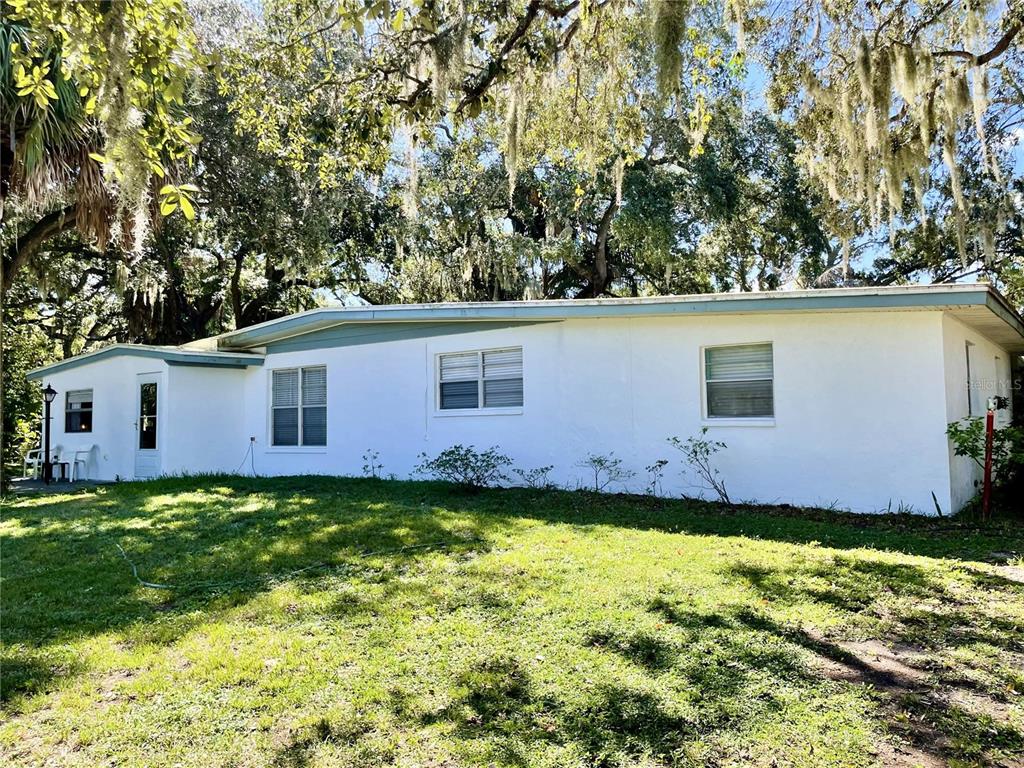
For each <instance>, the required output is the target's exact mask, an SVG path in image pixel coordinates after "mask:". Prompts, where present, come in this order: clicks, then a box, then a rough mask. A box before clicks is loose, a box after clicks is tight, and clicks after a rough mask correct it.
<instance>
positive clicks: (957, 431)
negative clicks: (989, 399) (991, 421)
mask: <svg viewBox="0 0 1024 768" xmlns="http://www.w3.org/2000/svg"><path fill="white" fill-rule="evenodd" d="M946 435H947V436H948V437H949V439H950V440H951V441H952V443H953V453H955V454H956V455H957V456H966V457H967V458H969V459H971V460H972V461H974V463H975V464H977V465H978V466H979V467H981V468H982V469H984V468H985V419H984V418H983V417H979V418H975V419H963V420H961V421H954V422H951V423H950V424H948V425H947V426H946ZM992 482H993V484H994V485H995V486H996V487H997V489H998V491H999V492H1000V494H1004V495H1006V496H1007V498H1009V497H1011V496H1013V495H1015V494H1020V493H1024V429H1022V428H1020V427H1003V428H1001V429H996V430H995V431H994V432H993V433H992Z"/></svg>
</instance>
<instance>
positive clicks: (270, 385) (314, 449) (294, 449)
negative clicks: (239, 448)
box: [264, 363, 331, 453]
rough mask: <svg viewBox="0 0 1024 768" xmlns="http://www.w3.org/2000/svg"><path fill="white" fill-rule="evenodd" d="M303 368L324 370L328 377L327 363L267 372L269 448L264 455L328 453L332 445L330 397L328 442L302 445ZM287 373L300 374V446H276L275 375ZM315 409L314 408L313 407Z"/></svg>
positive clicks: (326, 406) (273, 369)
mask: <svg viewBox="0 0 1024 768" xmlns="http://www.w3.org/2000/svg"><path fill="white" fill-rule="evenodd" d="M303 368H323V369H324V375H325V376H326V375H327V365H326V363H314V364H312V365H288V366H284V367H282V368H271V369H269V370H268V371H267V447H266V448H265V449H264V453H327V447H328V446H329V445H330V444H331V423H330V407H329V406H330V401H331V398H330V395H328V397H327V404H326V405H325V406H324V407H325V408H327V410H328V413H327V419H328V421H327V430H326V435H325V438H326V442H325V443H324V444H323V445H303V444H302V427H303V415H302V369H303ZM285 371H297V372H298V374H299V404H298V406H296V407H297V408H298V409H299V442H298V445H274V410H275V409H274V374H275V373H281V372H285ZM328 379H329V377H328ZM280 407H281V408H287V407H291V406H280ZM311 407H313V406H311Z"/></svg>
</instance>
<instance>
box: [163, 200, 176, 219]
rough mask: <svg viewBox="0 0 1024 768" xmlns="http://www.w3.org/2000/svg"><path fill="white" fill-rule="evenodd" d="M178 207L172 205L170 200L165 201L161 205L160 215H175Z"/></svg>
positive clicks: (174, 204)
mask: <svg viewBox="0 0 1024 768" xmlns="http://www.w3.org/2000/svg"><path fill="white" fill-rule="evenodd" d="M177 207H178V204H177V203H172V202H171V201H170V200H164V201H163V202H162V203H160V213H161V214H162V215H164V216H169V215H170V214H172V213H174V211H175V209H177Z"/></svg>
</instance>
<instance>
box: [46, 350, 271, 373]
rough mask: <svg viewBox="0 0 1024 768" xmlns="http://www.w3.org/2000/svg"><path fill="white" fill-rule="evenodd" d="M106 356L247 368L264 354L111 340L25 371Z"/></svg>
mask: <svg viewBox="0 0 1024 768" xmlns="http://www.w3.org/2000/svg"><path fill="white" fill-rule="evenodd" d="M108 357H146V358H151V359H155V360H163V361H164V362H165V363H167V364H168V365H189V366H200V367H215V368H246V367H248V366H251V365H263V355H257V354H254V353H252V352H205V351H204V352H199V351H195V350H191V349H184V348H182V347H157V346H149V345H146V344H111V345H110V346H108V347H103V348H102V349H97V350H96V351H94V352H86V353H85V354H83V355H76V356H75V357H69V358H67V359H66V360H61V361H60V362H57V363H51V364H50V365H44V366H42V367H41V368H35V369H33V370H31V371H29V372H28V374H26V376H27V378H28V379H29V380H38V379H42V378H43V377H45V376H48V375H50V374H53V373H57V372H58V371H65V370H68V369H71V368H77V367H79V366H82V365H88V364H89V363H95V362H97V361H99V360H103V359H105V358H108Z"/></svg>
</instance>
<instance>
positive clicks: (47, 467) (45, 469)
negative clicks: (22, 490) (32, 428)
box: [43, 384, 57, 485]
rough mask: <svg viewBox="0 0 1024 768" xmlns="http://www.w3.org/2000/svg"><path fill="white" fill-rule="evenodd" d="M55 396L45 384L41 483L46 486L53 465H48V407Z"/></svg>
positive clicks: (53, 391)
mask: <svg viewBox="0 0 1024 768" xmlns="http://www.w3.org/2000/svg"><path fill="white" fill-rule="evenodd" d="M56 396H57V390H56V389H54V388H53V387H52V386H51V385H49V384H47V385H46V389H44V390H43V402H44V404H45V405H44V408H43V482H44V483H46V484H47V485H49V484H50V480H52V479H53V465H52V464H51V463H50V405H51V404H52V403H53V398H55V397H56Z"/></svg>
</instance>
